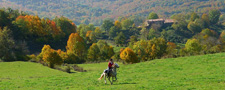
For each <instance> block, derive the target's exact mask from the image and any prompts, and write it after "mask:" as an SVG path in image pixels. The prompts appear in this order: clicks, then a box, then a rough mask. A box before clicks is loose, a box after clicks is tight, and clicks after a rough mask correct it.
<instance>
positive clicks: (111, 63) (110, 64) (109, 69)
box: [107, 59, 114, 76]
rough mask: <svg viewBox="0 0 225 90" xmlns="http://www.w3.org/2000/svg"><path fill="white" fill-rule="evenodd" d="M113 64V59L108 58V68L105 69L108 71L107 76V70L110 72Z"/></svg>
mask: <svg viewBox="0 0 225 90" xmlns="http://www.w3.org/2000/svg"><path fill="white" fill-rule="evenodd" d="M113 64H114V63H113V59H110V60H109V63H108V70H107V71H108V72H107V73H108V76H109V72H110V71H111V70H112V68H113V67H112V66H113Z"/></svg>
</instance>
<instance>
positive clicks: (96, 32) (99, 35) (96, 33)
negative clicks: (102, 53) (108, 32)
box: [95, 27, 102, 38]
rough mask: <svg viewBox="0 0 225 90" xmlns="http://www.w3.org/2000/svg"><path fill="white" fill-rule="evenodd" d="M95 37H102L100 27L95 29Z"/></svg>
mask: <svg viewBox="0 0 225 90" xmlns="http://www.w3.org/2000/svg"><path fill="white" fill-rule="evenodd" d="M95 35H96V38H99V37H101V35H102V31H101V29H100V28H99V27H96V28H95Z"/></svg>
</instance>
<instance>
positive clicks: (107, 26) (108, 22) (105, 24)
mask: <svg viewBox="0 0 225 90" xmlns="http://www.w3.org/2000/svg"><path fill="white" fill-rule="evenodd" d="M113 25H114V24H113V21H112V20H108V19H106V20H104V21H103V24H102V26H101V27H102V29H103V30H105V32H108V31H109V29H110V28H111V27H112V26H113Z"/></svg>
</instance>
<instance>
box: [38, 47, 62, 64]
mask: <svg viewBox="0 0 225 90" xmlns="http://www.w3.org/2000/svg"><path fill="white" fill-rule="evenodd" d="M43 49H44V52H43V58H42V59H43V60H44V61H45V62H46V63H48V66H49V67H50V68H54V65H55V64H56V65H60V64H62V63H63V60H62V58H61V57H60V56H59V54H58V53H57V52H56V51H55V50H53V49H51V47H50V46H49V45H47V46H44V47H43Z"/></svg>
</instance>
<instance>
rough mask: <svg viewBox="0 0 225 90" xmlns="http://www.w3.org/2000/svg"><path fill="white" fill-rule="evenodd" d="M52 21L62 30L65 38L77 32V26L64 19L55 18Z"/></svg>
mask: <svg viewBox="0 0 225 90" xmlns="http://www.w3.org/2000/svg"><path fill="white" fill-rule="evenodd" d="M53 21H55V23H56V25H57V26H59V27H60V28H61V29H62V31H63V32H64V33H65V34H66V37H68V36H69V35H70V34H71V33H75V32H76V31H77V26H76V25H75V24H74V23H73V22H72V21H71V20H69V19H68V18H66V17H63V16H61V17H56V18H55V19H53Z"/></svg>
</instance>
